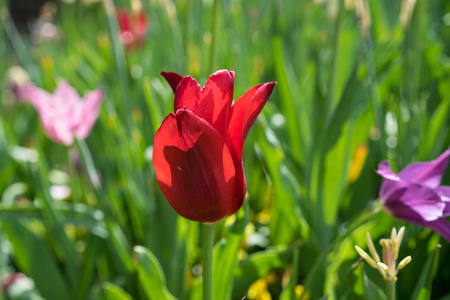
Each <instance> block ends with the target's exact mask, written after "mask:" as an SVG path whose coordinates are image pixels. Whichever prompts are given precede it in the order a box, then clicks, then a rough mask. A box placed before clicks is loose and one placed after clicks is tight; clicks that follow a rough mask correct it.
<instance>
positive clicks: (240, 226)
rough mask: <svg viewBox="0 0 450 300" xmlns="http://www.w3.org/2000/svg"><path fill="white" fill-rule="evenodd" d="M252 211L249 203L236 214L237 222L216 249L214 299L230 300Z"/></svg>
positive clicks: (245, 203) (214, 258)
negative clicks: (237, 263)
mask: <svg viewBox="0 0 450 300" xmlns="http://www.w3.org/2000/svg"><path fill="white" fill-rule="evenodd" d="M249 216H250V209H249V205H248V201H246V202H244V206H243V208H241V209H240V210H239V211H238V212H237V213H236V221H235V222H234V224H233V225H232V226H231V228H230V229H229V230H227V232H226V236H225V240H224V241H223V242H221V243H218V244H217V245H216V247H214V257H213V293H214V299H216V300H220V299H222V300H225V299H229V295H230V293H231V289H232V284H233V277H234V270H235V266H236V262H237V255H238V252H239V248H240V246H241V242H242V238H243V235H244V232H245V227H246V226H247V224H248V219H249Z"/></svg>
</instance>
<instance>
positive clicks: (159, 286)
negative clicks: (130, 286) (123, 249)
mask: <svg viewBox="0 0 450 300" xmlns="http://www.w3.org/2000/svg"><path fill="white" fill-rule="evenodd" d="M134 254H135V257H136V264H135V266H136V269H137V272H138V277H139V282H140V284H141V286H142V288H143V290H144V293H145V295H146V296H147V297H148V298H149V299H154V300H165V299H175V297H174V296H172V295H171V294H170V293H169V291H168V290H167V287H166V278H165V277H164V273H163V270H162V268H161V265H160V264H159V262H158V260H157V259H156V257H155V256H154V255H153V253H152V252H150V250H148V249H146V248H145V247H142V246H135V247H134Z"/></svg>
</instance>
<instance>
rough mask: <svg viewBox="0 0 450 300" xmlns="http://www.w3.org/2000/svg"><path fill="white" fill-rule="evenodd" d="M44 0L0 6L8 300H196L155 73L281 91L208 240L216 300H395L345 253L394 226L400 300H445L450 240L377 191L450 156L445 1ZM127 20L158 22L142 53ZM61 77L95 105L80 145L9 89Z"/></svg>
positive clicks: (167, 108)
mask: <svg viewBox="0 0 450 300" xmlns="http://www.w3.org/2000/svg"><path fill="white" fill-rule="evenodd" d="M21 2H23V3H22V4H21ZM38 2H39V1H18V0H17V1H16V0H11V1H9V2H6V1H5V0H1V1H0V24H1V25H0V54H1V56H2V58H1V59H0V80H1V86H2V88H1V89H0V105H1V108H0V195H1V203H0V220H1V222H0V224H1V229H0V278H1V281H2V288H3V291H4V292H3V294H2V295H3V297H6V299H8V298H9V299H108V300H110V299H111V300H115V299H193V300H195V299H200V298H201V276H200V275H201V243H200V242H199V241H200V237H201V234H202V233H201V229H200V226H199V225H198V224H196V223H193V222H190V221H188V220H185V219H183V218H181V217H179V216H178V215H177V214H176V213H175V212H174V211H173V210H172V208H171V207H170V206H169V205H168V203H167V201H165V199H164V197H163V196H162V194H161V192H160V191H159V188H158V186H157V183H156V179H155V172H154V169H153V166H152V157H151V153H152V144H153V137H154V133H155V131H156V130H157V128H158V127H159V125H160V124H161V122H162V120H163V118H164V116H165V115H167V114H168V113H169V112H171V111H172V103H173V93H172V91H171V89H170V87H169V86H168V85H167V84H166V83H165V81H164V80H163V78H162V77H161V76H160V75H159V72H160V71H175V72H178V73H180V74H182V75H187V74H190V75H192V76H193V77H194V78H197V79H199V82H200V83H201V84H204V83H205V81H206V79H207V77H208V76H209V74H211V73H212V72H214V71H215V70H217V69H218V68H225V69H234V70H235V72H236V81H235V99H236V98H237V97H238V96H240V95H242V94H243V93H244V92H245V91H246V90H248V89H250V88H251V87H252V86H254V85H256V84H258V83H262V82H268V81H277V82H278V85H277V86H276V87H275V89H274V93H273V94H272V96H271V97H270V99H269V101H268V103H267V105H266V107H265V108H264V110H263V114H262V115H261V116H260V117H259V118H258V121H257V124H255V126H254V128H253V129H252V130H251V132H250V134H249V136H248V139H247V142H246V147H245V155H244V168H245V173H246V178H247V183H248V197H247V199H246V201H245V205H244V206H243V208H242V209H241V210H240V211H239V212H238V213H237V214H236V215H235V216H232V217H230V218H228V219H226V220H224V221H221V222H219V225H218V226H216V237H215V238H216V244H215V250H214V280H215V282H214V291H215V294H216V295H215V299H242V298H243V297H244V296H245V297H247V298H248V299H264V300H266V299H319V298H321V297H323V298H321V299H326V298H327V297H328V299H385V297H386V296H385V295H384V292H383V289H384V283H383V282H382V279H381V276H379V274H378V272H377V271H376V270H372V269H371V268H366V266H364V264H363V263H362V262H361V261H359V260H358V256H357V253H356V251H355V250H354V247H353V246H354V245H359V246H360V247H362V248H363V249H365V248H366V240H365V234H366V232H367V231H369V232H370V233H371V235H372V238H373V239H374V240H376V241H378V240H379V239H380V238H382V237H387V236H389V234H390V230H391V228H392V227H393V226H396V227H397V228H398V227H400V226H403V225H405V226H406V234H405V238H404V244H403V247H402V248H401V251H400V257H401V258H402V257H405V256H407V255H411V256H412V262H411V264H410V265H408V266H407V267H406V268H405V269H404V270H402V271H401V272H400V274H399V280H398V284H397V293H398V296H399V299H450V292H449V288H448V282H449V280H450V268H448V266H449V265H450V256H449V252H450V249H449V245H448V243H447V242H446V241H445V240H443V239H441V238H440V237H439V236H438V235H436V234H434V233H432V232H431V231H430V230H428V229H423V228H421V227H418V226H413V225H410V224H404V223H403V222H400V221H397V220H395V219H394V218H392V217H391V216H389V215H388V214H387V213H385V212H384V211H383V210H381V208H380V204H379V201H378V200H377V195H378V189H379V186H380V182H381V180H380V178H379V177H378V176H377V175H376V174H375V170H376V168H377V164H378V163H379V162H381V161H382V160H385V159H389V160H390V162H391V166H392V167H393V169H394V170H396V171H397V170H399V169H401V168H403V167H404V166H405V165H406V164H408V163H411V162H413V161H418V160H431V159H434V158H436V157H437V156H438V155H439V154H440V153H441V152H442V151H444V150H445V149H447V147H448V145H449V143H450V135H449V117H448V115H449V114H448V112H449V108H450V97H449V91H450V58H449V53H450V43H448V41H449V40H450V2H448V1H445V0H442V1H427V0H417V2H416V1H413V0H403V1H394V2H392V1H388V0H383V1H375V0H368V1H366V0H346V1H342V0H328V1H327V0H316V1H312V0H258V1H257V0H248V1H244V0H222V1H220V0H215V1H214V0H203V1H201V0H192V1H189V0H142V1H139V0H116V1H113V0H103V1H95V0H65V1H62V0H61V1H54V2H48V3H46V4H45V5H43V6H41V4H40V3H38ZM122 9H127V10H128V12H129V14H130V15H131V16H133V15H135V14H136V13H137V11H142V12H143V13H144V14H145V15H146V16H147V22H146V25H145V28H146V30H145V33H144V35H143V37H141V38H140V39H139V40H138V39H137V38H136V36H135V37H134V38H135V40H134V42H133V43H132V44H126V43H125V44H124V43H123V42H124V41H125V39H124V36H123V34H122V35H121V29H120V24H119V23H118V19H117V17H116V16H117V11H118V10H122ZM62 79H66V80H68V81H69V82H70V83H71V84H72V85H73V86H74V87H75V88H76V89H77V91H78V92H79V93H80V94H84V93H85V92H86V91H88V90H92V89H95V88H101V89H102V90H103V92H104V100H103V103H102V109H101V113H100V117H99V119H98V121H97V123H96V125H95V127H94V130H93V131H92V132H91V134H90V136H89V137H88V138H87V139H86V141H85V142H79V143H77V144H76V145H74V146H73V147H70V148H68V147H65V146H62V145H59V144H56V143H54V142H52V141H51V140H49V139H48V138H47V137H46V136H45V135H44V133H43V131H42V128H41V127H40V125H39V120H38V115H37V113H36V111H35V110H34V108H32V106H31V105H30V104H29V103H27V102H26V101H25V100H26V99H20V98H21V97H20V93H18V92H17V91H18V90H19V91H20V86H21V85H23V84H26V82H27V81H28V80H31V81H32V82H34V83H35V84H36V85H37V86H39V87H41V88H44V89H46V90H48V91H53V89H54V88H55V86H56V85H57V83H58V82H59V81H60V80H62ZM449 175H450V174H449V172H447V174H446V176H444V180H443V184H447V185H449V184H450V176H449ZM97 177H98V178H100V181H99V182H97V181H96V180H95V179H96V178H97ZM439 243H442V246H441V247H439V246H437V245H438V244H439ZM376 247H377V248H378V249H380V248H379V245H378V244H377V245H376Z"/></svg>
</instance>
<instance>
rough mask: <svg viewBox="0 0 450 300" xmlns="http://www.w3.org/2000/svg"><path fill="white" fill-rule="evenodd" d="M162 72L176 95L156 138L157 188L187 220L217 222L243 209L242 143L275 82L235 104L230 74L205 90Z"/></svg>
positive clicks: (221, 75) (255, 89)
mask: <svg viewBox="0 0 450 300" xmlns="http://www.w3.org/2000/svg"><path fill="white" fill-rule="evenodd" d="M161 74H162V75H163V76H164V77H165V78H166V80H167V81H168V82H169V84H170V86H171V87H172V89H173V90H174V92H175V100H174V111H175V113H170V114H169V115H168V116H167V117H166V118H165V119H164V121H163V122H162V124H161V127H160V128H159V129H158V131H157V132H156V135H155V142H154V150H153V165H154V167H155V171H156V178H157V180H158V184H159V187H160V188H161V190H162V192H163V194H164V196H165V197H166V199H167V200H168V201H169V204H170V205H171V206H172V207H173V209H175V211H176V212H177V213H178V214H180V215H181V216H183V217H185V218H186V219H189V220H192V221H198V222H205V223H209V222H216V221H219V220H221V219H223V218H225V217H228V216H230V215H232V214H234V213H235V212H236V211H238V210H239V208H240V207H241V206H242V203H243V201H244V197H245V193H246V183H245V177H244V170H243V166H242V153H243V146H244V140H245V138H246V136H247V133H248V131H249V130H250V128H251V126H252V125H253V123H254V122H255V120H256V118H257V116H258V115H259V113H260V112H261V110H262V108H263V106H264V104H265V103H266V101H267V99H268V98H269V96H270V94H271V93H272V89H273V86H274V85H275V84H276V82H270V83H264V84H259V85H257V86H255V87H253V88H252V89H251V90H249V91H248V92H246V93H245V94H244V95H243V96H242V97H240V98H238V99H237V100H236V101H235V102H234V103H233V87H234V71H228V70H219V71H217V72H216V73H214V74H212V75H211V76H210V77H209V79H208V81H207V82H206V84H205V86H204V87H203V88H201V87H200V85H199V84H198V83H197V81H196V80H195V79H193V78H192V77H190V76H186V77H182V76H180V75H178V74H176V73H172V72H162V73H161Z"/></svg>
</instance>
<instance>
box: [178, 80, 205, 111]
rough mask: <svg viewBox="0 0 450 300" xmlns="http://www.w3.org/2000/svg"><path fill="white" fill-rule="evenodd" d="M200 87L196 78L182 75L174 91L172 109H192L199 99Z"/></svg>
mask: <svg viewBox="0 0 450 300" xmlns="http://www.w3.org/2000/svg"><path fill="white" fill-rule="evenodd" d="M201 89H202V88H201V87H200V85H199V84H198V82H197V80H195V79H194V78H192V77H191V76H186V77H184V78H183V79H182V80H181V81H180V83H179V84H178V86H177V89H176V92H175V100H174V101H173V108H174V111H177V110H179V109H187V110H190V111H194V109H195V106H196V105H197V103H198V100H199V95H200V91H201ZM194 113H195V111H194Z"/></svg>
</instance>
